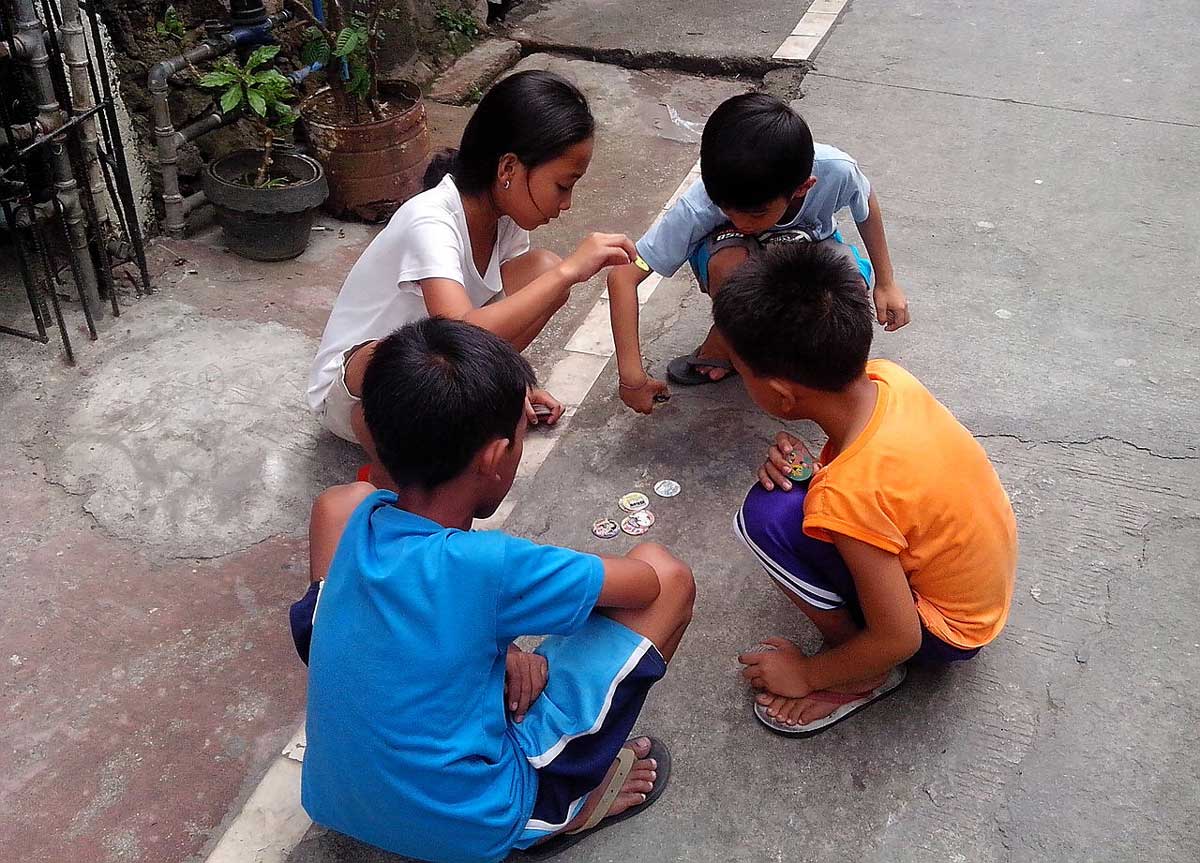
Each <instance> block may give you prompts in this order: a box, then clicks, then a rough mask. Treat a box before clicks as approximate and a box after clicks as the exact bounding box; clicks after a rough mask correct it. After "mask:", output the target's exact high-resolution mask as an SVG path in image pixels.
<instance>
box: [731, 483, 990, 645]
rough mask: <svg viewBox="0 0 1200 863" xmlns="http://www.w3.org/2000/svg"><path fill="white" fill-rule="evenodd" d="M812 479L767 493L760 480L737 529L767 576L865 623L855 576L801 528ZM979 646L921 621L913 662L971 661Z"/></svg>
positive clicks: (819, 606)
mask: <svg viewBox="0 0 1200 863" xmlns="http://www.w3.org/2000/svg"><path fill="white" fill-rule="evenodd" d="M807 492H808V487H807V483H805V484H800V483H795V484H793V486H792V490H791V491H788V492H785V491H780V490H776V491H767V490H766V489H765V488H763V487H762V486H761V485H759V484H757V483H755V485H754V487H753V488H751V489H750V493H749V494H748V495H746V502H745V503H743V504H742V508H741V509H740V510H738V513H737V516H736V517H735V518H734V532H735V533H736V534H737V535H738V537H739V538H740V539H741V540H742V542H744V543H745V544H746V546H747V547H748V548H749V549H750V550H751V551H752V552H753V553H754V556H755V557H757V558H758V561H759V563H761V564H762V566H763V569H765V570H766V571H767V575H769V576H771V578H772V579H774V580H775V581H776V582H777V583H778V584H779V585H780V586H781V587H782V588H783V589H784V590H786V591H787V592H788V593H789V594H791V595H792V596H795V597H796V598H798V599H800V600H802V601H803V602H805V603H806V604H808V605H811V606H812V607H813V608H817V609H821V610H824V611H832V610H834V609H839V608H844V609H845V610H846V611H847V612H849V613H850V616H851V617H852V618H853V619H854V621H855V623H857V624H858V625H859V626H865V625H866V621H865V619H864V618H863V613H862V607H861V606H860V605H859V602H858V591H857V590H856V589H855V587H854V577H853V576H852V575H851V574H850V570H849V569H848V568H847V567H846V562H845V561H843V560H842V556H841V555H840V554H838V550H837V547H836V546H835V545H834V544H833V543H831V542H822V541H821V540H819V539H813V538H812V537H811V536H808V535H807V534H805V533H804V531H803V530H801V528H800V526H801V525H802V524H803V523H804V498H805V495H806V494H807ZM979 650H980V648H978V647H975V648H970V649H967V648H962V647H958V646H956V645H953V644H948V643H946V642H945V641H942V640H941V639H940V638H938V637H937V636H936V635H934V634H933V633H932V632H930V631H929V630H928V629H926V628H925V624H924V623H922V624H921V647H920V649H919V650H918V651H917V652H916V654H915V655H914V656H913V660H914V661H917V662H924V663H930V664H943V663H947V662H961V661H962V660H964V659H971V658H972V657H974V656H975V654H977V653H978V652H979Z"/></svg>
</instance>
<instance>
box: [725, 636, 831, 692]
mask: <svg viewBox="0 0 1200 863" xmlns="http://www.w3.org/2000/svg"><path fill="white" fill-rule="evenodd" d="M763 644H767V645H770V646H771V647H773V648H774V650H766V651H763V652H761V653H754V652H751V653H743V654H742V655H741V656H739V657H738V662H740V663H742V665H744V666H746V667H745V668H744V669H742V677H744V678H746V680H748V681H750V685H751V686H753V687H754V688H755V689H763V690H766V691H767V692H770V693H772V694H774V695H782V696H783V697H784V698H803V697H804V696H806V695H808V694H809V693H810V692H812V691H813V689H814V687H813V686H812V684H810V683H809V682H808V679H807V675H806V674H805V671H806V666H807V663H808V657H806V656H805V655H804V654H803V653H801V652H800V648H799V647H797V646H796V645H794V644H792V642H790V641H788V640H787V639H786V638H778V637H776V638H768V639H767V640H766V641H764V642H763Z"/></svg>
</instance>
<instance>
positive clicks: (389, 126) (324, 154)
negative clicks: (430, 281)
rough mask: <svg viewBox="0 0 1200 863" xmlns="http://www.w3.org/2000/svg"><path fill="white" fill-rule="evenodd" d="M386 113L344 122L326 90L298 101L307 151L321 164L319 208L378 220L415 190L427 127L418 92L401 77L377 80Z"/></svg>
mask: <svg viewBox="0 0 1200 863" xmlns="http://www.w3.org/2000/svg"><path fill="white" fill-rule="evenodd" d="M380 95H381V96H382V97H383V101H384V102H386V103H387V106H388V108H387V111H386V116H385V117H384V119H382V120H371V119H370V116H371V115H370V114H369V113H368V112H366V111H364V112H363V116H364V117H366V118H367V122H362V123H350V122H349V121H347V120H345V119H344V118H342V117H340V116H339V115H338V111H337V109H336V106H335V103H334V100H333V94H332V93H330V91H329V89H328V88H325V89H322V90H320V91H318V92H317V93H314V94H313V95H312V96H310V97H309V98H308V99H305V100H304V102H303V103H301V105H300V115H301V117H302V119H303V122H304V130H305V133H306V134H307V135H308V140H309V143H310V144H311V145H312V152H313V154H314V155H315V156H316V157H317V158H318V159H320V161H321V164H323V165H324V166H325V175H326V176H327V177H328V179H329V198H328V200H326V202H325V209H326V210H327V211H329V212H330V213H332V214H333V215H335V216H337V217H338V218H342V219H360V220H362V221H365V222H382V221H384V220H385V219H387V218H389V217H390V216H391V215H392V213H394V212H396V210H397V209H399V207H400V205H401V204H403V203H404V202H405V201H407V200H408V199H409V198H411V197H412V196H413V195H415V194H417V193H418V192H420V191H421V180H422V177H423V175H424V173H425V166H426V165H427V164H428V162H429V150H430V140H429V127H428V125H427V124H426V122H425V103H424V102H423V101H422V99H421V90H420V88H418V87H417V86H416V85H415V84H412V83H409V82H407V81H401V82H391V83H384V82H381V84H380Z"/></svg>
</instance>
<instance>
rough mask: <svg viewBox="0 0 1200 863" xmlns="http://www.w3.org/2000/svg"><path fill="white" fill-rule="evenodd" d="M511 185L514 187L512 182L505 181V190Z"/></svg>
mask: <svg viewBox="0 0 1200 863" xmlns="http://www.w3.org/2000/svg"><path fill="white" fill-rule="evenodd" d="M511 185H512V180H505V181H504V188H505V189H507V188H508V187H509V186H511Z"/></svg>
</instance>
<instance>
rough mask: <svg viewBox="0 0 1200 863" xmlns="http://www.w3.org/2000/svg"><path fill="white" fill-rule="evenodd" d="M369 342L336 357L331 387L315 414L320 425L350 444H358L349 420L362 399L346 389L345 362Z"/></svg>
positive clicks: (369, 342)
mask: <svg viewBox="0 0 1200 863" xmlns="http://www.w3.org/2000/svg"><path fill="white" fill-rule="evenodd" d="M371 341H374V339H372V340H371ZM371 341H366V342H363V343H362V344H358V345H355V346H354V347H352V348H350V350H348V351H344V352H343V353H341V354H339V355H338V358H337V364H338V365H337V370H336V373H335V374H334V378H333V386H331V387H330V388H329V392H328V393H327V394H326V396H325V401H324V402H322V404H321V409H320V410H319V411H318V412H317V419H318V420H319V421H320V423H321V425H323V426H324V427H325V428H326V429H328V430H329V431H331V432H333V433H334V434H335V435H337V436H338V437H340V438H341V439H342V440H347V441H350V443H358V437H357V436H356V435H355V434H354V425H353V423H351V421H350V418H351V416H352V415H353V412H354V408H355V406H356V405H359V404H362V399H361V398H359V397H358V396H356V395H352V394H351V393H350V390H348V389H346V362H347V361H348V360H349V359H350V357H352V356H353V355H354V352H355V351H357V350H358V349H359V348H361V347H363V346H364V345H369V344H371Z"/></svg>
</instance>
